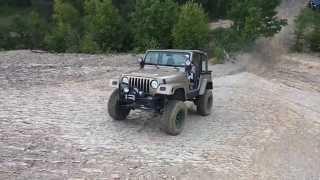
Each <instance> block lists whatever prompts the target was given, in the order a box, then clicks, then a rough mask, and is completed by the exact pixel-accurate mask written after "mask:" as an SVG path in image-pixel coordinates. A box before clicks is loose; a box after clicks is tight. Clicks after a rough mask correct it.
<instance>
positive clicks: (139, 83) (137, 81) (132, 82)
mask: <svg viewBox="0 0 320 180" xmlns="http://www.w3.org/2000/svg"><path fill="white" fill-rule="evenodd" d="M150 82H151V80H150V79H147V78H141V77H129V86H130V87H131V88H138V89H139V91H143V92H145V93H149V90H150Z"/></svg>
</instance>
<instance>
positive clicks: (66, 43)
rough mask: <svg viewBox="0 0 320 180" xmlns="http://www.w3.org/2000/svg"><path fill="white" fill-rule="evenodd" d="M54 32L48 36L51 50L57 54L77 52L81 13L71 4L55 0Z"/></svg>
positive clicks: (47, 41)
mask: <svg viewBox="0 0 320 180" xmlns="http://www.w3.org/2000/svg"><path fill="white" fill-rule="evenodd" d="M53 20H54V23H53V30H52V31H51V32H50V33H49V34H48V35H47V37H46V39H45V40H46V43H47V47H48V49H49V50H53V51H56V52H76V51H78V50H79V41H80V37H81V35H80V33H81V32H80V27H81V26H80V24H81V21H80V13H79V11H78V10H77V9H76V8H75V7H74V6H73V5H72V4H70V3H68V2H65V1H63V0H55V4H54V14H53Z"/></svg>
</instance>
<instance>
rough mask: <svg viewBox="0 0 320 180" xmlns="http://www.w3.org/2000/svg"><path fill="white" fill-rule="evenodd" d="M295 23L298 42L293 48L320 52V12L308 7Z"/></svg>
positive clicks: (301, 50)
mask: <svg viewBox="0 0 320 180" xmlns="http://www.w3.org/2000/svg"><path fill="white" fill-rule="evenodd" d="M295 23H296V24H295V36H296V42H295V45H294V47H293V50H294V51H298V52H305V51H310V50H311V51H315V52H320V49H319V46H320V37H319V36H320V33H319V31H320V30H319V29H320V13H319V12H316V11H312V10H311V9H309V8H306V9H304V10H303V11H302V12H301V14H300V15H299V16H298V17H297V18H296V20H295Z"/></svg>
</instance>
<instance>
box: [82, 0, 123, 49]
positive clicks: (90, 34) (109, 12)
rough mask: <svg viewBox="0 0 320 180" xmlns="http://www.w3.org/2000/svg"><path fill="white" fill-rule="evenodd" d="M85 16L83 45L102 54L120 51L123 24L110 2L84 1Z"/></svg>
mask: <svg viewBox="0 0 320 180" xmlns="http://www.w3.org/2000/svg"><path fill="white" fill-rule="evenodd" d="M85 14H86V17H85V26H84V27H85V38H84V41H86V42H83V43H84V44H87V45H89V44H90V47H91V48H94V49H96V50H97V49H98V47H99V49H101V50H102V51H103V52H107V51H119V50H120V49H122V43H123V29H122V25H121V24H122V23H123V22H122V19H121V17H120V15H119V12H118V10H117V9H116V8H115V7H114V6H113V5H112V1H111V0H102V1H100V0H87V1H85ZM90 41H91V42H90Z"/></svg>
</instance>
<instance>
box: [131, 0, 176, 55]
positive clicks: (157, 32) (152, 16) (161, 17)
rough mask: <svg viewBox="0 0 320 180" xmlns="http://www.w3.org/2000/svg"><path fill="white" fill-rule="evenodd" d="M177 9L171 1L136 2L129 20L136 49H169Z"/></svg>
mask: <svg viewBox="0 0 320 180" xmlns="http://www.w3.org/2000/svg"><path fill="white" fill-rule="evenodd" d="M177 9H178V5H177V4H176V3H174V2H173V0H137V2H136V5H135V10H134V13H133V14H132V19H131V24H132V31H133V36H134V44H135V46H136V49H138V50H139V51H144V50H146V49H150V48H156V47H159V48H170V47H171V44H172V36H171V33H172V28H173V26H174V24H175V21H176V15H177Z"/></svg>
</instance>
